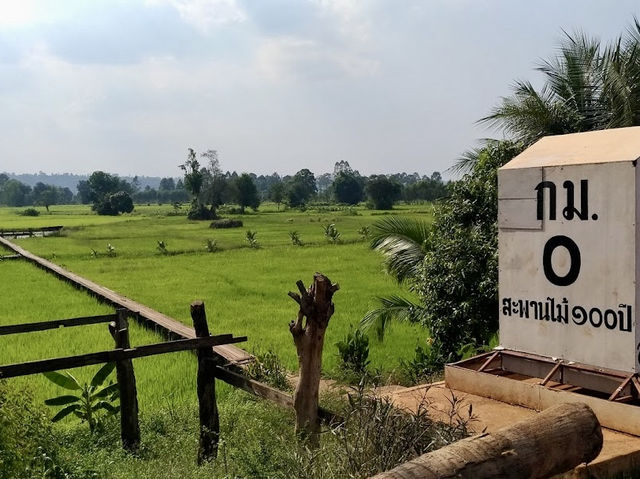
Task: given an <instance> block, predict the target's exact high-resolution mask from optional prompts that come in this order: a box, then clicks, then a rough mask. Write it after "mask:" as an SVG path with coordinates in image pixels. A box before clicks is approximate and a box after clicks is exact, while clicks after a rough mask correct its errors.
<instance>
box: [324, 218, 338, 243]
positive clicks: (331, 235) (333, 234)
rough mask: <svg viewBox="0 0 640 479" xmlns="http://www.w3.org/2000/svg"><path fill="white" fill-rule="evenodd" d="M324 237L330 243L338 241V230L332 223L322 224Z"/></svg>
mask: <svg viewBox="0 0 640 479" xmlns="http://www.w3.org/2000/svg"><path fill="white" fill-rule="evenodd" d="M323 228H324V237H325V238H327V240H328V241H329V242H331V243H334V244H335V243H338V242H339V241H340V232H339V231H338V229H337V228H336V225H335V224H334V223H330V224H328V225H324V226H323Z"/></svg>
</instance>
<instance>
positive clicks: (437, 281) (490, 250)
mask: <svg viewBox="0 0 640 479" xmlns="http://www.w3.org/2000/svg"><path fill="white" fill-rule="evenodd" d="M521 150H522V146H521V145H518V144H514V143H511V142H506V141H504V142H491V143H489V144H488V145H487V147H486V148H484V149H483V150H482V152H481V153H480V154H479V156H478V159H477V162H476V163H475V165H474V166H473V170H472V172H471V173H469V174H467V175H465V177H464V178H463V179H462V180H460V181H458V182H456V183H455V185H454V186H453V188H452V191H451V196H450V197H449V198H448V199H446V200H444V201H443V202H441V203H438V204H437V205H436V207H435V209H434V222H433V225H432V228H431V230H430V233H429V236H428V240H427V243H426V250H427V253H426V255H425V258H424V263H423V265H422V266H423V267H422V268H421V272H420V274H419V276H418V277H417V278H416V279H415V290H416V291H417V292H418V294H419V296H420V299H421V300H422V303H423V304H424V307H425V311H424V312H425V314H424V318H425V320H424V324H425V325H426V326H427V328H428V329H429V332H430V333H431V336H432V337H433V339H434V344H437V346H438V349H439V350H440V351H442V356H443V358H444V359H446V356H448V355H449V354H454V355H455V354H456V352H457V351H458V350H459V349H460V348H461V347H462V346H464V345H465V344H468V343H474V344H485V343H487V342H488V341H489V339H490V337H491V335H492V334H493V333H494V332H495V331H496V330H497V329H498V227H497V218H498V179H497V176H498V174H497V172H498V168H499V167H500V166H502V165H504V164H505V163H507V162H508V161H509V160H511V159H512V158H513V157H514V156H515V155H517V154H518V153H519V152H520V151H521Z"/></svg>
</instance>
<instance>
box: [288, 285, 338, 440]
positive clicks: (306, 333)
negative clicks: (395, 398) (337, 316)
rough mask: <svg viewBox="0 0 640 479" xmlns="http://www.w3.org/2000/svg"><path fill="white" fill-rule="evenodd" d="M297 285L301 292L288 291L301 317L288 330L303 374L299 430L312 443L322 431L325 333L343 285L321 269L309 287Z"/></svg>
mask: <svg viewBox="0 0 640 479" xmlns="http://www.w3.org/2000/svg"><path fill="white" fill-rule="evenodd" d="M296 285H297V286H298V290H299V291H300V294H298V293H292V292H289V296H290V297H291V298H292V299H293V300H294V301H295V302H296V303H298V305H299V306H300V309H299V310H298V317H297V318H296V319H295V320H293V321H291V323H289V331H291V335H292V336H293V342H294V343H295V346H296V351H297V353H298V367H299V375H300V378H299V381H298V386H297V387H296V391H295V394H294V404H293V407H294V409H295V411H296V433H298V434H299V435H300V436H301V437H302V438H304V439H306V440H308V443H309V444H310V445H311V446H315V445H317V444H318V433H319V432H320V422H319V420H318V393H319V390H320V374H321V372H322V348H323V346H324V335H325V331H326V329H327V326H328V325H329V320H330V319H331V316H332V315H333V312H334V305H333V303H332V301H331V300H332V298H333V294H334V293H335V292H336V291H338V289H340V286H338V285H337V284H331V280H330V279H329V278H327V277H326V276H324V275H323V274H320V273H316V274H315V275H314V276H313V283H312V284H311V286H309V289H308V290H307V289H306V288H305V287H304V283H303V282H302V281H298V282H297V283H296ZM305 318H306V321H305Z"/></svg>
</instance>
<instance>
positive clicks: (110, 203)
mask: <svg viewBox="0 0 640 479" xmlns="http://www.w3.org/2000/svg"><path fill="white" fill-rule="evenodd" d="M91 209H92V210H93V211H95V212H96V213H98V214H99V215H111V216H116V215H118V214H120V213H131V212H132V211H133V200H132V199H131V197H130V196H129V194H128V193H127V192H125V191H118V192H117V193H113V194H111V195H106V196H105V197H104V198H102V199H101V200H100V201H98V202H96V203H94V204H93V206H92V207H91Z"/></svg>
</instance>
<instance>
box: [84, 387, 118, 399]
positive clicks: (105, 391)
mask: <svg viewBox="0 0 640 479" xmlns="http://www.w3.org/2000/svg"><path fill="white" fill-rule="evenodd" d="M119 392H120V390H119V388H118V383H115V384H110V385H109V386H106V387H104V388H102V389H101V390H100V391H98V392H97V393H95V394H94V395H93V396H92V397H91V399H92V400H93V399H95V398H106V397H109V396H111V395H112V394H115V395H118V393H119Z"/></svg>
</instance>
